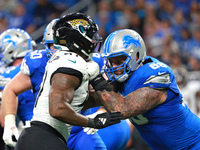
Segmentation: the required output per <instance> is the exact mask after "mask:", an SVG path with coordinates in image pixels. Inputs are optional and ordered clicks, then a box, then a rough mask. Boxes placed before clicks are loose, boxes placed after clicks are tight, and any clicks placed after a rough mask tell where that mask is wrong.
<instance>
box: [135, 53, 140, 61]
mask: <svg viewBox="0 0 200 150" xmlns="http://www.w3.org/2000/svg"><path fill="white" fill-rule="evenodd" d="M139 58H140V53H139V52H137V53H136V61H138V59H139Z"/></svg>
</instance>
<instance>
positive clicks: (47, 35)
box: [42, 19, 58, 58]
mask: <svg viewBox="0 0 200 150" xmlns="http://www.w3.org/2000/svg"><path fill="white" fill-rule="evenodd" d="M57 20H58V19H53V20H52V21H51V22H50V23H49V24H48V25H47V26H46V28H45V30H44V35H43V42H42V43H43V45H44V47H45V49H46V52H47V56H48V58H50V57H51V56H52V54H53V53H55V52H56V50H53V49H51V48H50V44H53V43H54V41H53V29H52V27H53V25H54V24H55V22H56V21H57Z"/></svg>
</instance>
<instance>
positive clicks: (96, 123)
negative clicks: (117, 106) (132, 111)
mask: <svg viewBox="0 0 200 150" xmlns="http://www.w3.org/2000/svg"><path fill="white" fill-rule="evenodd" d="M122 119H123V115H122V114H121V113H120V112H108V113H102V114H98V115H97V116H96V117H95V118H94V119H91V118H89V122H88V127H92V128H96V129H102V128H105V127H107V126H110V125H113V124H116V123H120V122H121V120H122Z"/></svg>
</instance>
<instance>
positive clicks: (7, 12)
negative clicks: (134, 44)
mask: <svg viewBox="0 0 200 150" xmlns="http://www.w3.org/2000/svg"><path fill="white" fill-rule="evenodd" d="M79 1H80V0H56V1H55V0H1V1H0V33H2V32H3V31H5V30H6V29H9V28H21V29H23V30H26V31H27V32H28V33H29V34H31V33H33V32H34V31H36V30H37V29H38V28H39V27H41V26H43V25H45V24H47V23H48V22H50V21H51V20H52V19H54V18H59V17H60V15H61V14H62V12H64V11H65V10H66V9H68V8H70V7H72V6H73V5H75V4H76V3H78V2H79ZM93 2H94V3H95V5H91V6H88V7H95V9H96V12H95V13H94V15H93V19H94V21H95V22H96V23H97V24H98V25H99V28H100V34H101V36H102V37H103V39H105V38H106V37H107V36H108V35H109V34H110V33H111V32H112V31H114V30H117V29H122V28H130V29H134V30H135V31H137V32H138V33H139V34H140V35H141V36H142V37H143V39H144V41H145V44H146V48H147V55H149V56H153V57H156V58H158V59H159V60H161V61H163V62H165V63H166V64H168V65H169V66H170V67H171V68H172V69H173V71H174V73H175V77H176V80H177V83H178V85H179V88H180V90H181V92H182V94H183V96H184V100H185V102H186V103H187V105H188V107H189V108H190V109H191V111H193V112H194V113H195V114H196V115H198V116H199V117H200V0H94V1H93Z"/></svg>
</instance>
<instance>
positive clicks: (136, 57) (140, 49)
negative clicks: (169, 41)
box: [103, 29, 146, 82]
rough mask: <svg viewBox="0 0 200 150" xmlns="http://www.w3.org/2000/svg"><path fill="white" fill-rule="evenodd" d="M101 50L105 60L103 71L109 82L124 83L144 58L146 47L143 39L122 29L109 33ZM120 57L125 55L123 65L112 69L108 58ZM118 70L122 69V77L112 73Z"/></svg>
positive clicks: (132, 32)
mask: <svg viewBox="0 0 200 150" xmlns="http://www.w3.org/2000/svg"><path fill="white" fill-rule="evenodd" d="M103 50H104V53H103V55H104V58H105V59H106V65H105V68H104V71H105V73H106V74H107V76H108V79H109V80H110V81H115V80H117V81H119V82H123V81H125V80H126V79H128V76H129V75H130V73H131V72H133V71H134V70H136V69H137V68H138V67H139V66H140V65H141V64H142V62H143V61H144V60H145V58H146V47H145V44H144V41H143V39H142V38H141V36H140V35H139V34H138V33H137V32H135V31H134V30H131V29H122V30H117V31H115V32H113V33H111V34H110V35H109V36H108V37H107V38H106V40H105V43H104V46H103ZM121 55H125V56H126V57H127V58H126V60H125V61H124V63H123V64H121V65H118V66H116V67H113V66H112V63H111V62H110V58H112V57H117V56H121ZM119 67H120V68H119ZM118 69H123V74H122V75H116V74H115V73H114V72H115V71H116V70H118Z"/></svg>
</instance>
